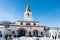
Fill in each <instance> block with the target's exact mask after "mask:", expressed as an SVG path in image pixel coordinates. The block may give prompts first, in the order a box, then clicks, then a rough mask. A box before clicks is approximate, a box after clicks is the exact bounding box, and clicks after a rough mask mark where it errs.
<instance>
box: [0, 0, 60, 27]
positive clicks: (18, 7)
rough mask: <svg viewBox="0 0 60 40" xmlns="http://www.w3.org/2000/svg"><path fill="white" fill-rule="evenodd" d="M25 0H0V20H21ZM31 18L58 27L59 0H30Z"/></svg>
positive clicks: (25, 3) (59, 23)
mask: <svg viewBox="0 0 60 40" xmlns="http://www.w3.org/2000/svg"><path fill="white" fill-rule="evenodd" d="M26 5H27V0H0V21H4V20H8V21H15V22H16V21H17V20H23V16H24V12H25V9H26ZM30 8H31V11H32V14H33V19H34V20H35V21H39V22H40V25H45V26H50V27H56V26H59V27H60V0H30Z"/></svg>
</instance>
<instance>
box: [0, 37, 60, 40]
mask: <svg viewBox="0 0 60 40" xmlns="http://www.w3.org/2000/svg"><path fill="white" fill-rule="evenodd" d="M38 39H39V40H53V39H52V38H47V37H42V38H41V37H38ZM0 40H5V39H4V38H0ZM12 40H37V37H19V38H13V39H12ZM56 40H60V39H56Z"/></svg>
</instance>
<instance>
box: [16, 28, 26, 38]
mask: <svg viewBox="0 0 60 40" xmlns="http://www.w3.org/2000/svg"><path fill="white" fill-rule="evenodd" d="M26 32H27V30H26V29H25V28H18V29H17V33H18V37H21V36H25V34H26Z"/></svg>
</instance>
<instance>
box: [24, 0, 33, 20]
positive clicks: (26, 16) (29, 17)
mask: <svg viewBox="0 0 60 40" xmlns="http://www.w3.org/2000/svg"><path fill="white" fill-rule="evenodd" d="M24 21H33V18H32V12H31V10H30V0H28V4H27V7H26V10H25V13H24Z"/></svg>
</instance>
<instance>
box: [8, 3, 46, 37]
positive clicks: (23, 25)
mask: <svg viewBox="0 0 60 40" xmlns="http://www.w3.org/2000/svg"><path fill="white" fill-rule="evenodd" d="M9 29H10V30H11V34H16V35H18V36H19V37H21V36H30V37H33V36H37V37H43V36H45V29H46V26H41V25H40V24H39V22H38V21H34V20H33V17H32V12H31V10H30V3H28V4H27V7H26V10H25V12H24V20H18V21H17V23H16V24H10V25H9Z"/></svg>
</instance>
